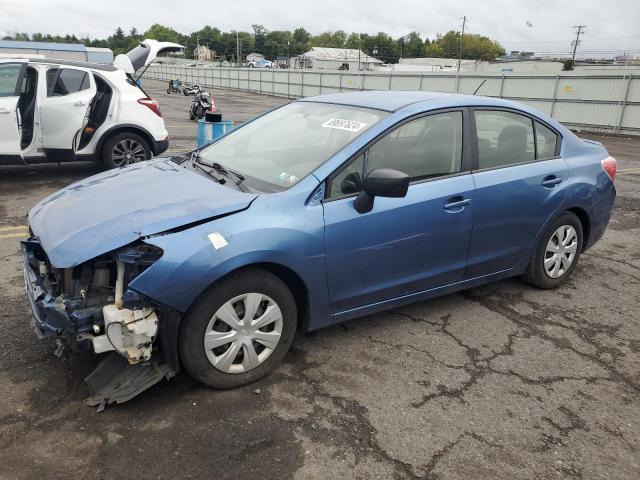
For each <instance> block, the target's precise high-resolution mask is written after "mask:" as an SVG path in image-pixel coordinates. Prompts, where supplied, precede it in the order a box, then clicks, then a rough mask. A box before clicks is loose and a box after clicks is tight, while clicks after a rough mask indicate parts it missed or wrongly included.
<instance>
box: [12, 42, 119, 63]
mask: <svg viewBox="0 0 640 480" xmlns="http://www.w3.org/2000/svg"><path fill="white" fill-rule="evenodd" d="M10 57H26V58H55V59H57V60H72V61H76V62H91V63H104V64H111V63H112V62H113V52H112V51H111V50H109V49H108V48H93V47H86V46H84V45H82V44H80V43H53V42H24V41H18V40H0V58H10Z"/></svg>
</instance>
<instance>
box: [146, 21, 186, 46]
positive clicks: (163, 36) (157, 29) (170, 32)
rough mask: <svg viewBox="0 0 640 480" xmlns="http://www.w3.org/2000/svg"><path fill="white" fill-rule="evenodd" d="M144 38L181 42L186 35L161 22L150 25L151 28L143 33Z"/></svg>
mask: <svg viewBox="0 0 640 480" xmlns="http://www.w3.org/2000/svg"><path fill="white" fill-rule="evenodd" d="M142 36H143V37H144V38H150V39H153V40H158V41H159V42H173V43H180V42H181V41H183V40H184V39H185V36H184V35H182V34H180V33H178V32H176V31H175V30H174V29H173V28H169V27H165V26H164V25H160V24H159V23H154V24H153V25H151V26H150V27H149V30H147V31H146V32H144V34H143V35H142Z"/></svg>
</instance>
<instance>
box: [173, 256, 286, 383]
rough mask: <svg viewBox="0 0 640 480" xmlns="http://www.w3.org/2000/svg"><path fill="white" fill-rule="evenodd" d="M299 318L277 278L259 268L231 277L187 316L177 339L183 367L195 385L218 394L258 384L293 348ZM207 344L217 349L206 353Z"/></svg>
mask: <svg viewBox="0 0 640 480" xmlns="http://www.w3.org/2000/svg"><path fill="white" fill-rule="evenodd" d="M252 299H253V300H252ZM252 302H253V305H254V308H252V307H251V303H252ZM256 306H257V307H256ZM248 310H249V312H255V313H250V314H251V318H248V317H247V316H245V315H248V314H247V313H246V312H247V311H248ZM229 315H231V316H229ZM297 315H298V314H297V309H296V302H295V299H294V298H293V295H292V293H291V291H290V290H289V289H288V288H287V286H286V285H285V284H284V282H282V280H280V279H279V278H278V277H276V276H275V275H273V274H271V273H269V272H266V271H264V270H261V269H257V268H252V269H247V270H243V271H239V272H237V273H234V274H231V275H230V276H229V277H227V278H225V279H223V280H221V281H219V282H217V283H215V284H214V285H212V286H211V287H210V288H209V289H207V290H206V291H205V292H204V293H203V294H202V295H201V296H200V298H198V300H196V302H195V303H194V304H193V305H192V307H191V308H190V309H189V311H188V312H187V314H186V315H185V317H184V319H183V321H182V324H181V325H180V335H179V339H178V345H179V353H180V360H181V362H182V365H183V367H184V369H185V370H186V371H187V373H189V375H190V376H191V377H192V378H193V379H194V380H196V381H198V382H200V383H202V384H204V385H207V386H209V387H213V388H220V389H226V388H235V387H239V386H241V385H246V384H248V383H251V382H254V381H256V380H258V379H260V378H262V377H264V376H265V375H267V374H268V373H270V372H271V371H272V370H274V369H275V368H276V367H277V366H278V364H279V363H280V361H281V360H282V358H283V357H284V355H285V354H286V353H287V351H288V350H289V347H291V343H292V342H293V338H294V336H295V333H296V327H297ZM267 317H268V323H264V325H262V326H260V323H258V322H260V321H261V319H262V321H263V322H267ZM221 318H224V319H225V321H222V320H220V319H221ZM229 318H230V319H231V320H226V319H229ZM237 322H239V323H237ZM232 325H233V326H232ZM252 325H255V326H252ZM207 334H208V335H207ZM225 335H228V336H229V337H224V336H225ZM223 337H224V338H223ZM207 339H208V341H211V342H214V343H212V344H213V345H215V346H212V348H206V347H205V340H207ZM263 339H264V340H263ZM263 341H264V342H267V343H269V345H271V347H272V348H267V347H266V345H265V343H261V342H263Z"/></svg>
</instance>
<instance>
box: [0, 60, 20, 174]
mask: <svg viewBox="0 0 640 480" xmlns="http://www.w3.org/2000/svg"><path fill="white" fill-rule="evenodd" d="M25 70H26V64H25V63H23V62H15V63H14V62H11V63H0V165H1V164H3V163H5V164H6V163H15V162H16V161H20V162H21V161H22V160H21V158H22V157H21V147H20V137H21V130H20V123H21V120H20V111H19V110H18V100H19V99H20V87H21V85H22V78H23V77H24V73H25Z"/></svg>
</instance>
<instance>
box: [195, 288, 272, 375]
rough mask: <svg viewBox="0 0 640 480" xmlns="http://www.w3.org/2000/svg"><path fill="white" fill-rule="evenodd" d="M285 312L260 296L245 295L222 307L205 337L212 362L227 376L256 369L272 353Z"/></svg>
mask: <svg viewBox="0 0 640 480" xmlns="http://www.w3.org/2000/svg"><path fill="white" fill-rule="evenodd" d="M282 323H283V319H282V311H281V310H280V307H279V306H278V304H277V303H276V302H274V301H273V299H271V298H270V297H268V296H267V295H263V294H261V293H246V294H243V295H239V296H237V297H235V298H232V299H231V300H229V301H228V302H226V303H225V304H223V305H222V306H221V307H220V308H219V309H218V310H217V311H216V313H215V314H214V315H213V317H211V320H210V321H209V323H208V325H207V328H206V330H205V334H204V342H203V344H204V349H205V353H206V355H207V358H208V359H209V362H210V363H211V364H212V365H213V366H214V367H215V368H217V369H218V370H220V371H222V372H225V373H244V372H248V371H249V370H253V369H254V368H256V367H258V366H259V365H261V364H262V363H264V362H265V361H266V360H267V358H269V356H270V355H271V354H272V353H273V351H274V350H275V349H276V347H277V346H278V343H279V342H280V338H281V336H282Z"/></svg>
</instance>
